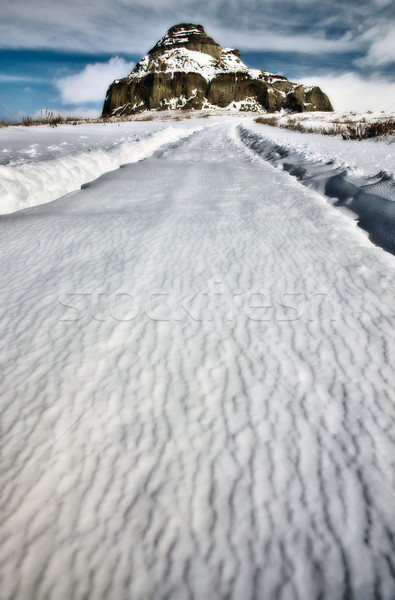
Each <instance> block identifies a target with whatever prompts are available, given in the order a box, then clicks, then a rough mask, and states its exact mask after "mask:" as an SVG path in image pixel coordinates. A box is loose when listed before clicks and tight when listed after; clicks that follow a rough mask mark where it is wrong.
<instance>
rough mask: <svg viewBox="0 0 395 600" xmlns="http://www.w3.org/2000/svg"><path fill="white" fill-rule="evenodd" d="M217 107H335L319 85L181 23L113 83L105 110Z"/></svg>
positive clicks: (128, 111)
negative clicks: (291, 77)
mask: <svg viewBox="0 0 395 600" xmlns="http://www.w3.org/2000/svg"><path fill="white" fill-rule="evenodd" d="M216 107H221V108H226V107H228V108H230V109H233V110H235V109H236V110H237V109H238V110H252V111H261V112H263V111H265V110H266V111H268V112H275V111H279V110H281V109H286V110H290V111H297V112H303V111H317V110H322V111H330V110H333V109H332V105H331V103H330V101H329V98H328V97H327V96H326V94H324V93H323V92H322V91H321V90H320V88H319V87H306V86H303V85H300V84H297V83H292V82H291V81H288V79H287V78H286V77H283V76H281V75H274V74H273V73H269V72H268V71H264V70H259V69H249V68H248V67H247V66H246V65H245V64H244V63H243V62H242V61H241V59H240V52H239V51H238V50H233V49H231V48H222V47H221V46H220V45H219V44H217V43H216V42H215V41H214V40H213V39H212V38H210V37H209V36H208V35H207V34H206V32H205V31H204V29H203V27H202V26H201V25H192V24H186V23H181V24H180V25H175V26H174V27H171V28H170V29H169V31H168V32H167V33H166V35H165V36H164V37H163V38H162V39H161V40H160V41H159V42H158V43H157V44H156V46H154V48H152V50H150V51H149V52H148V54H147V55H146V56H145V57H144V58H143V59H142V60H140V61H139V62H138V63H137V65H136V67H135V68H134V69H133V71H132V72H131V73H130V75H128V77H125V78H124V79H120V80H116V81H114V82H113V83H112V84H111V85H110V87H109V89H108V92H107V95H106V99H105V102H104V107H103V116H104V115H113V116H116V115H118V116H120V115H130V114H135V113H138V112H142V111H145V110H164V109H204V108H216Z"/></svg>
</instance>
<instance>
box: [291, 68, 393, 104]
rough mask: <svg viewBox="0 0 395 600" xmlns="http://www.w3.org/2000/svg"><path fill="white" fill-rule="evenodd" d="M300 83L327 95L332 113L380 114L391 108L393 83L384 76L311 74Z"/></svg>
mask: <svg viewBox="0 0 395 600" xmlns="http://www.w3.org/2000/svg"><path fill="white" fill-rule="evenodd" d="M300 80H301V81H302V82H303V83H305V84H307V85H318V86H320V88H321V89H322V90H323V91H324V92H325V93H326V94H328V96H329V98H330V100H331V102H332V104H333V108H334V109H335V110H355V111H367V110H373V111H382V110H385V111H387V110H389V109H390V108H391V107H392V109H394V108H393V107H394V100H395V82H392V81H389V80H388V79H385V78H384V77H379V76H371V77H362V76H361V75H358V74H357V73H343V74H342V75H326V76H319V75H317V76H316V75H312V76H311V77H309V78H307V79H306V78H303V77H301V78H300Z"/></svg>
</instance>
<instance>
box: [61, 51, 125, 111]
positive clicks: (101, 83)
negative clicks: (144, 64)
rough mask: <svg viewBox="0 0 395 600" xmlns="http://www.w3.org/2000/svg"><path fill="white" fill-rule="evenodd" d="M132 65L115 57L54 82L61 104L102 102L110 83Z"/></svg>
mask: <svg viewBox="0 0 395 600" xmlns="http://www.w3.org/2000/svg"><path fill="white" fill-rule="evenodd" d="M133 66H134V63H128V62H126V61H125V60H124V59H123V58H119V57H118V56H115V57H113V58H110V60H109V61H108V62H107V63H93V64H89V65H87V66H86V67H85V68H84V69H83V70H82V71H80V72H79V73H75V74H74V75H68V76H67V77H62V78H61V79H58V80H57V81H56V87H57V89H58V90H59V92H60V96H61V101H62V103H63V104H86V103H89V102H103V101H104V97H105V94H106V91H107V88H108V86H109V85H110V83H112V82H113V81H114V79H117V78H121V77H125V76H126V75H128V74H129V73H130V71H131V70H132V68H133Z"/></svg>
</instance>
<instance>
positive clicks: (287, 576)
mask: <svg viewBox="0 0 395 600" xmlns="http://www.w3.org/2000/svg"><path fill="white" fill-rule="evenodd" d="M0 144H1V148H2V149H3V154H2V156H3V158H4V160H3V164H2V165H1V166H0V186H1V187H0V189H1V192H0V202H1V211H0V212H1V213H2V216H1V217H0V228H1V241H0V245H1V253H2V261H1V263H0V269H1V280H2V306H3V311H2V317H1V320H0V340H1V341H0V343H1V364H2V369H1V389H2V420H1V426H2V437H1V456H2V461H1V463H2V469H1V484H2V485H1V488H2V492H1V498H0V502H1V509H0V519H1V531H2V543H1V547H0V576H1V593H0V597H1V599H2V600H3V599H5V600H11V599H23V600H25V599H26V600H30V599H32V598H34V599H35V600H36V599H39V600H41V599H42V600H44V599H48V598H50V599H52V598H54V599H57V600H58V599H60V600H66V599H67V600H68V599H78V600H80V599H81V600H82V599H89V600H96V599H97V598H109V599H113V598H114V599H117V600H123V599H125V600H126V599H130V598H138V599H140V598H144V599H145V598H153V599H158V598H163V599H164V598H171V599H173V598H175V599H182V600H183V599H184V598H196V599H202V600H203V599H204V600H206V599H207V598H235V599H240V598H243V599H244V598H246V599H249V598H251V599H252V598H263V599H269V600H271V599H272V598H281V599H286V600H287V599H303V600H304V599H308V600H310V599H311V600H316V599H317V598H328V599H337V598H344V599H346V598H347V599H351V598H355V599H357V598H358V600H359V599H370V598H382V599H388V600H390V599H393V598H394V596H395V558H394V557H395V530H394V525H393V524H394V522H395V510H394V495H395V485H394V484H395V470H394V468H395V453H394V448H395V402H394V401H395V395H394V392H393V369H392V365H393V360H394V346H395V341H394V339H395V338H394V331H393V309H394V300H393V294H392V285H393V277H394V272H395V269H394V266H395V258H394V256H392V255H391V254H390V253H389V252H386V251H385V250H384V249H383V248H382V247H378V246H375V245H374V244H373V243H372V241H370V240H369V239H368V234H367V233H366V232H365V231H363V230H362V229H361V228H359V227H357V225H356V221H355V218H356V214H358V212H357V211H361V209H360V204H361V203H362V204H364V203H365V204H366V203H367V204H368V205H369V207H372V206H373V209H372V210H373V216H374V218H373V221H374V222H375V223H376V222H379V223H382V222H383V219H381V220H380V218H379V217H377V219H376V216H377V213H378V212H379V213H381V212H382V211H383V210H384V209H383V207H384V206H385V207H386V210H387V209H388V212H387V213H385V214H388V215H389V219H390V218H391V215H392V214H393V213H392V212H391V210H392V209H391V208H388V206H390V207H391V206H392V204H391V203H393V202H394V197H393V195H392V189H393V188H392V181H393V173H394V172H395V165H394V156H393V151H392V147H391V145H388V144H386V143H385V142H345V141H343V140H341V139H335V138H333V139H332V138H328V137H321V136H319V135H313V134H312V135H311V136H309V135H305V134H300V133H298V132H291V131H287V130H280V129H275V128H271V127H269V126H262V125H258V124H256V123H254V122H253V120H252V119H251V118H238V117H233V116H228V117H215V118H213V119H211V118H210V119H189V120H184V121H172V122H166V123H164V122H161V121H157V120H155V121H152V122H139V123H136V122H130V123H123V124H120V126H119V127H118V125H116V124H109V125H86V126H76V127H72V126H69V127H67V126H62V127H58V128H56V129H54V130H51V129H50V128H46V127H38V128H34V129H33V130H30V129H29V130H23V129H22V128H12V129H11V128H8V129H6V130H0ZM48 146H50V148H49V149H48ZM29 149H30V152H29ZM4 150H5V151H4ZM121 165H122V168H118V167H119V166H121ZM303 171H304V172H303ZM292 175H293V176H292ZM391 178H392V179H391ZM82 184H83V185H82ZM346 184H348V185H349V186H351V188H348V192H346V191H344V189H345V187H346V188H347V186H346ZM81 185H82V189H80V188H81ZM368 185H372V186H374V187H373V191H372V190H371V189H370V190H366V186H368ZM328 186H329V187H328ZM336 186H337V187H336ZM354 188H355V189H356V190H357V191H355V189H354ZM68 192H69V193H68ZM336 193H337V194H338V196H337V197H336ZM63 194H66V195H63ZM361 194H362V196H361ZM364 194H365V195H364ZM62 195H63V197H60V196H62ZM365 196H369V198H367V199H366V197H365ZM372 198H373V200H372ZM377 198H379V201H378V200H377ZM49 200H53V201H52V202H48V201H49ZM364 200H365V201H366V202H364ZM381 201H382V202H381ZM383 203H385V204H383ZM335 204H339V205H340V206H339V207H336V206H335ZM29 205H30V208H26V209H25V210H21V211H19V212H15V211H16V210H19V209H21V208H24V207H28V206H29ZM6 213H8V214H6ZM360 218H361V217H360ZM362 218H363V217H362ZM365 218H366V215H365ZM369 235H370V236H371V237H372V236H373V237H375V239H376V238H379V239H380V241H381V242H382V245H384V246H385V244H386V243H387V242H386V241H385V240H387V236H389V238H390V239H392V238H391V231H390V232H388V230H387V229H385V228H384V233H383V231H381V229H380V231H379V232H377V231H376V230H374V231H373V232H372V231H370V232H369ZM383 240H384V241H383ZM376 242H377V240H376Z"/></svg>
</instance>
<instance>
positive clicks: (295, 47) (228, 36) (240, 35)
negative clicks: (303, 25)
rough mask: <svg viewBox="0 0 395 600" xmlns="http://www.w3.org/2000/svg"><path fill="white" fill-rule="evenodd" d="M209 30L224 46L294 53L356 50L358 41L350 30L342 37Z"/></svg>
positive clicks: (313, 53) (316, 53)
mask: <svg viewBox="0 0 395 600" xmlns="http://www.w3.org/2000/svg"><path fill="white" fill-rule="evenodd" d="M210 34H212V35H213V37H214V39H215V40H216V41H217V42H219V43H221V42H222V45H224V46H228V45H229V44H230V45H231V46H232V47H236V48H242V49H243V50H245V51H247V50H254V51H264V50H269V51H271V52H281V53H283V52H285V53H289V52H292V53H294V52H295V51H297V52H300V53H302V54H311V55H314V56H318V55H322V54H327V53H334V54H339V53H342V52H347V51H350V50H355V49H356V48H358V47H359V45H360V44H359V42H358V41H356V40H355V39H353V37H352V35H351V33H346V34H345V35H343V36H342V37H341V38H337V39H327V38H325V37H324V36H319V35H304V34H293V35H289V34H285V33H284V34H282V33H273V32H271V31H265V30H264V29H262V30H261V31H259V32H243V31H240V30H234V31H232V30H229V29H227V30H226V31H224V30H221V29H216V28H215V27H214V28H211V30H210Z"/></svg>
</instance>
